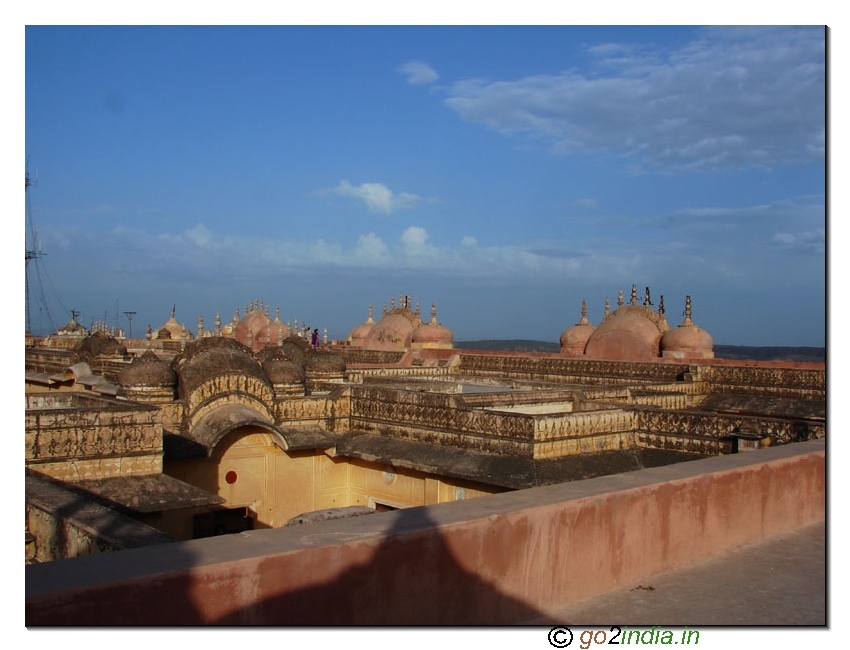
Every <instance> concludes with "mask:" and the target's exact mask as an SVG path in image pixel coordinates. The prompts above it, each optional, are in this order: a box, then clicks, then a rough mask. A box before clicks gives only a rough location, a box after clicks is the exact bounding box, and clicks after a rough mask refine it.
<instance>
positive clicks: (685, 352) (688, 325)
mask: <svg viewBox="0 0 850 650" xmlns="http://www.w3.org/2000/svg"><path fill="white" fill-rule="evenodd" d="M661 354H662V356H665V357H672V358H678V359H683V358H696V359H713V358H714V339H713V338H712V337H711V334H709V333H708V332H706V331H705V330H704V329H702V328H700V327H697V326H696V325H695V324H694V322H693V321H692V320H691V297H690V296H688V297H687V299H686V301H685V320H684V321H683V322H682V324H681V325H679V326H678V327H676V328H674V329H672V330H670V331H669V332H667V333H666V334H665V335H664V336H663V337H662V339H661Z"/></svg>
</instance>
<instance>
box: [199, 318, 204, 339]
mask: <svg viewBox="0 0 850 650" xmlns="http://www.w3.org/2000/svg"><path fill="white" fill-rule="evenodd" d="M203 335H204V316H203V314H201V315H200V316H198V338H201V337H202V336H203Z"/></svg>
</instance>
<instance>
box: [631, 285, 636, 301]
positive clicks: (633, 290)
mask: <svg viewBox="0 0 850 650" xmlns="http://www.w3.org/2000/svg"><path fill="white" fill-rule="evenodd" d="M631 304H633V305H636V304H637V285H636V284H633V285H632V300H631Z"/></svg>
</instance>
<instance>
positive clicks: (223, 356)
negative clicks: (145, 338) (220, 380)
mask: <svg viewBox="0 0 850 650" xmlns="http://www.w3.org/2000/svg"><path fill="white" fill-rule="evenodd" d="M171 367H172V368H173V369H174V371H175V372H176V373H177V376H178V377H179V386H180V389H181V393H183V394H185V393H187V392H191V391H192V390H194V389H195V388H196V387H197V386H199V385H200V384H202V383H203V382H204V381H205V380H207V379H209V378H210V377H214V376H217V375H233V374H237V375H243V376H247V377H254V378H256V379H259V380H260V381H262V382H263V383H266V384H268V379H267V378H266V374H265V372H264V371H263V368H262V366H261V365H260V363H259V361H257V360H256V359H255V358H254V356H253V355H252V354H251V351H250V350H249V349H248V348H247V347H246V346H244V345H242V344H241V343H239V342H238V341H235V340H234V339H228V338H224V337H221V336H213V337H210V338H202V339H199V340H197V341H192V342H191V343H190V344H188V345H187V346H186V348H185V349H184V350H183V352H181V353H180V354H178V355H177V356H176V357H174V360H173V361H172V362H171ZM181 396H182V395H181Z"/></svg>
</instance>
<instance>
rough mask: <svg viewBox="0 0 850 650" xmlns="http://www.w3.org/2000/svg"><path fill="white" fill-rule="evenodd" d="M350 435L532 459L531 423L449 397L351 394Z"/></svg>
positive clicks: (381, 391) (386, 391)
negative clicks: (404, 440)
mask: <svg viewBox="0 0 850 650" xmlns="http://www.w3.org/2000/svg"><path fill="white" fill-rule="evenodd" d="M350 421H351V429H352V430H353V431H361V432H365V433H374V434H378V435H387V436H392V437H398V438H403V439H408V440H417V441H419V442H427V443H431V444H449V445H453V446H455V447H461V448H466V449H474V450H476V451H483V452H490V453H497V454H516V455H518V456H524V457H531V456H532V455H533V442H534V422H533V419H532V418H531V417H529V416H527V415H523V414H513V413H499V412H494V411H487V410H484V409H474V408H470V407H468V406H467V405H465V404H464V402H463V400H462V399H460V398H459V397H456V396H454V395H443V394H440V393H429V392H420V393H410V392H406V391H399V390H393V389H391V388H373V387H368V386H356V387H352V388H351V420H350Z"/></svg>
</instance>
